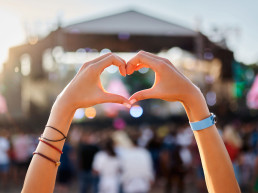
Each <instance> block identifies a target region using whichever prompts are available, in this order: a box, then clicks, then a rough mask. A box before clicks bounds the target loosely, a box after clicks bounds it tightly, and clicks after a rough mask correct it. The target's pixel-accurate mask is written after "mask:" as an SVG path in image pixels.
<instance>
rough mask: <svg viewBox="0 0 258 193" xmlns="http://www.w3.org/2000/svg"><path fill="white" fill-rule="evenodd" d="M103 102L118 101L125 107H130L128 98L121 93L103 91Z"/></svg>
mask: <svg viewBox="0 0 258 193" xmlns="http://www.w3.org/2000/svg"><path fill="white" fill-rule="evenodd" d="M103 103H119V104H123V105H124V106H126V107H127V108H130V107H131V104H130V102H129V100H128V99H127V98H125V97H123V96H121V95H117V94H112V93H105V94H104V97H103Z"/></svg>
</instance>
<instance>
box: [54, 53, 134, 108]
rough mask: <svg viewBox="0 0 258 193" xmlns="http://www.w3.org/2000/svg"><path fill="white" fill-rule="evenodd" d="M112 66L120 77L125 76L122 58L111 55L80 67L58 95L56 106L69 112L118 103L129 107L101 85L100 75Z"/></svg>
mask: <svg viewBox="0 0 258 193" xmlns="http://www.w3.org/2000/svg"><path fill="white" fill-rule="evenodd" d="M112 64H113V65H116V66H118V67H119V70H120V73H121V75H123V76H126V68H125V66H126V63H125V61H124V60H123V59H122V58H120V57H118V56H117V55H115V54H112V53H108V54H105V55H103V56H100V57H98V58H96V59H94V60H91V61H89V62H86V63H85V64H83V65H82V67H81V68H80V70H79V71H78V73H77V74H76V76H75V77H74V78H73V79H72V81H71V82H70V83H69V84H68V85H67V86H66V87H65V89H64V90H63V91H62V92H61V93H60V94H59V96H58V98H57V101H58V104H60V105H61V106H63V107H65V109H66V110H69V109H70V110H71V111H74V110H76V109H77V108H87V107H90V106H93V105H96V104H100V103H120V104H124V105H125V106H127V107H130V104H129V101H128V99H126V98H125V97H123V96H120V95H117V94H113V93H108V92H107V91H105V90H104V88H103V86H102V84H101V81H100V75H101V73H102V72H103V71H104V69H105V68H107V67H108V66H110V65H112Z"/></svg>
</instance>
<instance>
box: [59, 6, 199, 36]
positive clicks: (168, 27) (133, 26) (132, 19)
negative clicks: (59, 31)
mask: <svg viewBox="0 0 258 193" xmlns="http://www.w3.org/2000/svg"><path fill="white" fill-rule="evenodd" d="M63 30H64V31H65V32H68V33H76V34H109V35H110V34H120V33H121V34H124V33H125V34H127V33H128V34H131V35H146V34H149V35H154V36H195V35H197V32H195V31H193V30H191V29H188V28H185V27H183V26H180V25H176V24H173V23H170V22H167V21H164V20H161V19H158V18H155V17H152V16H150V15H145V14H143V13H140V12H137V11H133V10H130V11H126V12H122V13H117V14H113V15H109V16H104V17H100V18H96V19H92V20H88V21H84V22H82V23H77V24H74V25H70V26H67V27H65V28H63Z"/></svg>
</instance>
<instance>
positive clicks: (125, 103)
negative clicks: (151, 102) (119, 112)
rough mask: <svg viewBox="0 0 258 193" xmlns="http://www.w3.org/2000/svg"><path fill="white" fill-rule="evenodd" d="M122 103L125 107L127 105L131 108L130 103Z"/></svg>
mask: <svg viewBox="0 0 258 193" xmlns="http://www.w3.org/2000/svg"><path fill="white" fill-rule="evenodd" d="M123 105H124V106H125V107H127V108H128V109H130V108H131V105H130V104H128V103H123Z"/></svg>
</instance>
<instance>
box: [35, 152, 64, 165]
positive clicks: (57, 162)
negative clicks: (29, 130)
mask: <svg viewBox="0 0 258 193" xmlns="http://www.w3.org/2000/svg"><path fill="white" fill-rule="evenodd" d="M35 154H37V155H39V156H41V157H43V158H45V159H47V160H49V161H51V162H53V163H54V164H55V165H56V166H60V164H61V162H60V161H55V160H52V159H51V158H49V157H47V156H45V155H44V154H42V153H39V152H36V151H34V152H33V155H35Z"/></svg>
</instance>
